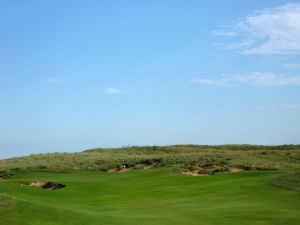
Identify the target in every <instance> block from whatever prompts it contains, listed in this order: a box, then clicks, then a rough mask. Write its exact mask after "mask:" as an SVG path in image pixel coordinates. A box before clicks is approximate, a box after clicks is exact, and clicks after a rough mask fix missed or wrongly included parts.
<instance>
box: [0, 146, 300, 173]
mask: <svg viewBox="0 0 300 225" xmlns="http://www.w3.org/2000/svg"><path fill="white" fill-rule="evenodd" d="M140 164H148V165H153V166H154V167H160V166H166V165H177V166H179V167H181V168H184V169H193V168H194V169H195V168H197V167H204V169H205V168H206V169H209V168H210V169H211V170H214V169H216V170H217V169H218V168H214V167H219V169H220V170H222V169H224V170H226V169H228V168H229V167H240V168H243V169H245V170H253V169H255V170H279V169H280V170H294V169H299V168H300V145H282V146H256V145H218V146H207V145H203V146H200V145H174V146H146V147H126V148H113V149H107V148H106V149H101V148H99V149H91V150H86V151H83V152H80V153H51V154H35V155H30V156H26V157H17V158H11V159H5V160H0V170H10V171H14V170H56V171H68V170H76V171H104V172H105V171H108V170H110V169H114V168H116V169H121V168H124V167H126V168H134V167H136V165H140Z"/></svg>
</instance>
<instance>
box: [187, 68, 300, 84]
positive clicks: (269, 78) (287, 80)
mask: <svg viewBox="0 0 300 225" xmlns="http://www.w3.org/2000/svg"><path fill="white" fill-rule="evenodd" d="M191 82H192V83H196V84H201V85H214V86H219V87H222V86H223V87H224V86H225V87H226V86H237V85H249V86H257V87H259V86H260V87H280V86H297V85H300V76H288V75H278V74H274V73H262V72H254V73H248V74H231V75H220V76H218V77H214V78H201V79H194V80H191Z"/></svg>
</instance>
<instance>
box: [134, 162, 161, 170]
mask: <svg viewBox="0 0 300 225" xmlns="http://www.w3.org/2000/svg"><path fill="white" fill-rule="evenodd" d="M154 166H156V164H155V163H153V164H146V163H139V164H136V165H135V168H137V169H145V170H147V169H151V168H153V167H154Z"/></svg>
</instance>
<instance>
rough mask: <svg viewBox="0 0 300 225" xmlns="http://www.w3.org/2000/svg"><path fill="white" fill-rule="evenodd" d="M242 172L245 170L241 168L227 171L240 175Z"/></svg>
mask: <svg viewBox="0 0 300 225" xmlns="http://www.w3.org/2000/svg"><path fill="white" fill-rule="evenodd" d="M243 171H245V170H244V169H242V168H230V169H229V172H230V173H240V172H243Z"/></svg>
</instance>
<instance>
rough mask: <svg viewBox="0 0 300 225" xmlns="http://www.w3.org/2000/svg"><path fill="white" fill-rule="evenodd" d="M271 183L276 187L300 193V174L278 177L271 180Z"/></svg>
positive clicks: (294, 173) (287, 174) (286, 174)
mask: <svg viewBox="0 0 300 225" xmlns="http://www.w3.org/2000/svg"><path fill="white" fill-rule="evenodd" d="M270 183H271V184H272V185H274V186H276V187H280V188H284V189H288V190H293V191H300V172H293V173H285V174H280V175H276V176H274V177H272V178H271V179H270Z"/></svg>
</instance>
